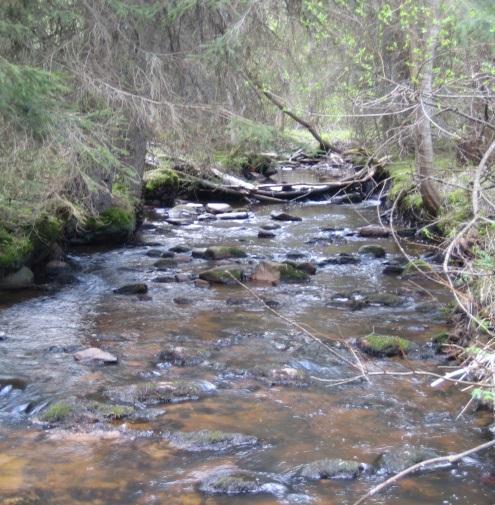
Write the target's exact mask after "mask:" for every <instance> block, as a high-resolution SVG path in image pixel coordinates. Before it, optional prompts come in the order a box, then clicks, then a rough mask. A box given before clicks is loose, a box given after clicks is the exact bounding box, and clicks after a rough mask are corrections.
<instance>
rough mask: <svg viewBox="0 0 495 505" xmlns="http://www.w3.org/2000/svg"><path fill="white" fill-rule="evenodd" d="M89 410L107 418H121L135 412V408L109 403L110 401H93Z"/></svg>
mask: <svg viewBox="0 0 495 505" xmlns="http://www.w3.org/2000/svg"><path fill="white" fill-rule="evenodd" d="M89 410H91V411H93V412H95V413H97V414H99V415H101V416H103V417H104V418H106V419H111V420H120V419H125V418H126V417H129V416H131V415H132V414H134V412H135V409H134V408H133V407H129V406H126V405H109V404H108V403H100V402H93V403H91V404H90V406H89Z"/></svg>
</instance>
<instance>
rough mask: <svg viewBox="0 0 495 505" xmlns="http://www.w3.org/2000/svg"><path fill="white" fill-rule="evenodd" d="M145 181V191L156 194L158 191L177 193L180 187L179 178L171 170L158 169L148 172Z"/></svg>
mask: <svg viewBox="0 0 495 505" xmlns="http://www.w3.org/2000/svg"><path fill="white" fill-rule="evenodd" d="M145 180H146V183H145V189H146V191H147V192H154V191H156V190H164V191H169V192H176V191H177V190H178V189H179V185H180V179H179V176H178V175H177V173H176V172H175V171H174V170H172V169H170V168H158V169H157V170H153V171H151V172H148V173H147V174H146V176H145Z"/></svg>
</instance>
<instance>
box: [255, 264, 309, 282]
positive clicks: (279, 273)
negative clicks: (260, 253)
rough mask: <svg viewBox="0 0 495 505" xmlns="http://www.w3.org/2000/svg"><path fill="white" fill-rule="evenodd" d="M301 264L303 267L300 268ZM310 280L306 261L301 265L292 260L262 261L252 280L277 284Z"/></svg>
mask: <svg viewBox="0 0 495 505" xmlns="http://www.w3.org/2000/svg"><path fill="white" fill-rule="evenodd" d="M299 266H301V268H299ZM308 280H309V274H308V268H307V264H306V263H301V264H300V265H298V264H294V263H291V262H286V263H274V262H271V261H262V262H261V263H260V264H259V265H258V266H257V267H256V269H255V271H254V273H253V274H252V276H251V281H252V282H256V283H260V284H269V285H272V286H276V285H277V284H279V283H280V282H287V283H298V282H307V281H308Z"/></svg>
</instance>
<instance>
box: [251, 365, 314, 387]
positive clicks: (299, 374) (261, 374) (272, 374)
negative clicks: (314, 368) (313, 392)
mask: <svg viewBox="0 0 495 505" xmlns="http://www.w3.org/2000/svg"><path fill="white" fill-rule="evenodd" d="M253 374H254V375H255V377H257V378H258V379H260V380H261V381H262V382H264V383H266V384H268V385H269V386H271V387H273V386H292V387H306V386H308V385H309V383H310V377H309V375H308V373H307V372H306V371H305V370H300V369H298V368H293V367H291V366H283V367H280V368H271V367H269V366H268V367H263V368H256V369H254V370H253Z"/></svg>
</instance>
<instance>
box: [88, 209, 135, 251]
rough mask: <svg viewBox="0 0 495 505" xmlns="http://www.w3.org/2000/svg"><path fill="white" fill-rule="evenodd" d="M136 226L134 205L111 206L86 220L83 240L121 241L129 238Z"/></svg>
mask: <svg viewBox="0 0 495 505" xmlns="http://www.w3.org/2000/svg"><path fill="white" fill-rule="evenodd" d="M135 228H136V216H135V212H134V209H133V208H132V207H130V206H129V207H117V206H114V207H110V208H109V209H107V210H105V211H104V212H102V213H101V214H100V215H99V216H98V217H97V218H90V219H88V220H87V222H86V233H84V235H83V237H82V238H83V241H84V242H88V243H108V242H110V243H112V242H113V243H120V242H125V241H126V240H128V239H129V238H130V237H131V236H132V234H133V233H134V230H135Z"/></svg>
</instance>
